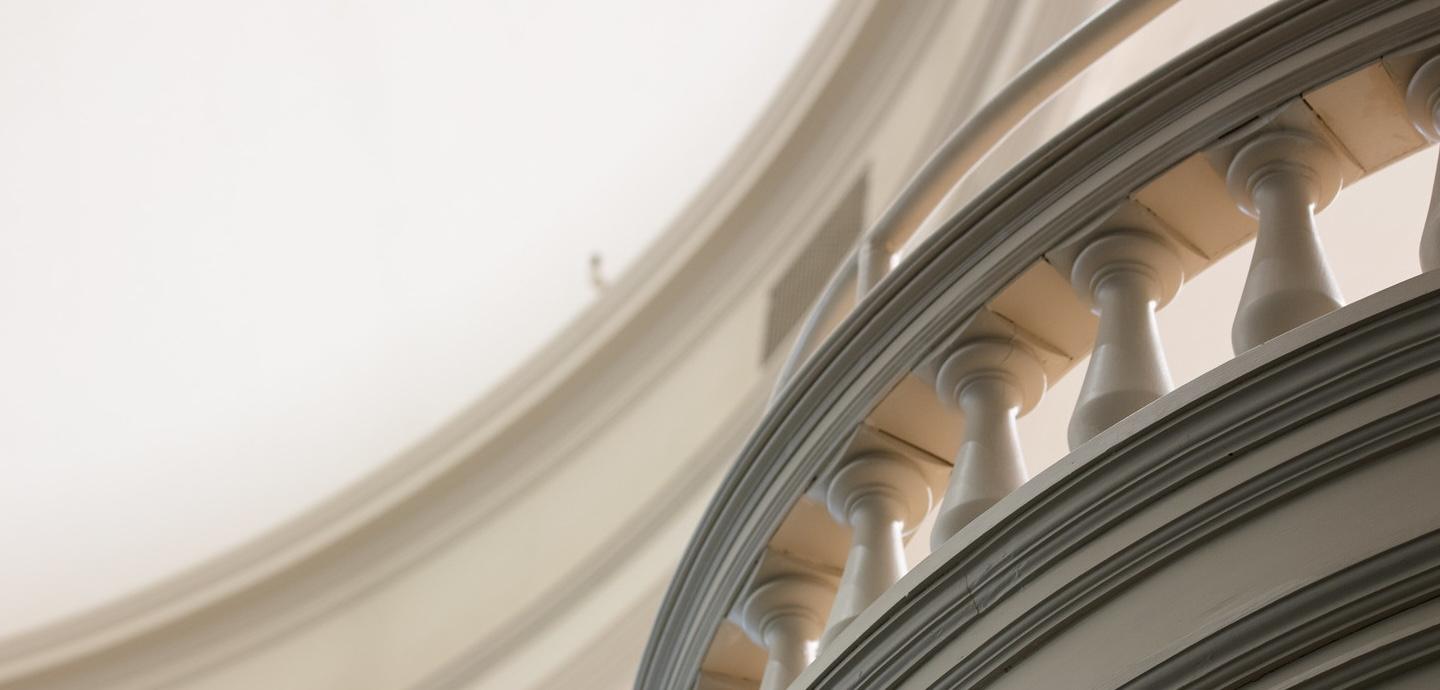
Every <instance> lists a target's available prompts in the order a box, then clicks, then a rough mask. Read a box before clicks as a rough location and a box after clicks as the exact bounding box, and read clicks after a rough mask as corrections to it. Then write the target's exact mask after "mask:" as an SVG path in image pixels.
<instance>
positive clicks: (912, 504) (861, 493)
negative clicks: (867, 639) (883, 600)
mask: <svg viewBox="0 0 1440 690" xmlns="http://www.w3.org/2000/svg"><path fill="white" fill-rule="evenodd" d="M931 500H932V496H931V493H930V484H929V483H928V482H926V481H925V475H923V474H921V472H920V469H919V468H918V467H916V465H915V462H914V461H912V460H910V459H908V458H905V457H903V456H900V455H897V454H895V453H889V452H872V453H866V454H864V455H860V456H858V457H856V458H854V459H852V460H850V461H848V462H846V463H845V465H844V466H843V467H841V468H840V470H839V471H838V472H837V473H836V474H835V476H834V477H833V478H832V479H831V480H830V486H829V488H828V490H827V491H826V501H825V502H826V505H827V507H829V509H830V515H831V516H833V517H834V518H835V520H836V521H837V522H840V523H842V524H846V525H849V526H850V529H851V540H850V555H849V557H848V558H846V560H845V572H844V574H843V575H842V577H841V579H840V589H839V591H838V592H836V594H835V604H834V606H833V607H832V608H831V609H830V618H829V622H828V623H827V624H826V629H825V635H824V636H823V637H821V638H820V646H821V647H825V646H827V645H828V644H829V643H830V640H832V639H834V637H835V636H836V635H838V634H839V633H840V631H841V630H844V629H845V626H847V625H849V624H850V621H852V620H854V619H855V617H856V616H858V615H860V612H861V611H864V610H865V607H867V606H869V605H870V604H871V603H873V602H874V601H875V599H876V598H878V597H879V596H880V595H881V594H882V593H884V592H885V590H887V589H889V588H890V586H891V585H893V584H895V583H896V582H897V581H899V580H900V577H901V576H902V575H904V574H905V573H906V571H907V570H908V569H909V567H908V565H907V564H906V562H905V544H904V542H903V540H902V539H903V537H904V535H905V534H907V533H908V532H909V531H910V530H913V529H915V527H916V526H917V525H919V524H920V522H921V521H922V520H924V519H925V516H926V514H928V513H929V512H930V505H931Z"/></svg>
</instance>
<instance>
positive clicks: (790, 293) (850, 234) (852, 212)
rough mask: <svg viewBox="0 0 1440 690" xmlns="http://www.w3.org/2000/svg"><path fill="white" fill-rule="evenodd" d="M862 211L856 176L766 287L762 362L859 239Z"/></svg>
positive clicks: (862, 185) (862, 196)
mask: <svg viewBox="0 0 1440 690" xmlns="http://www.w3.org/2000/svg"><path fill="white" fill-rule="evenodd" d="M864 213H865V178H864V177H862V178H860V179H859V180H858V181H857V182H856V183H855V186H854V187H852V188H851V189H850V191H849V193H847V194H846V195H845V196H844V197H843V198H841V200H840V203H839V204H837V205H836V207H835V210H834V211H831V212H830V217H829V218H827V219H826V220H825V224H824V225H822V226H821V227H820V230H819V231H818V232H816V233H815V236H814V237H812V238H810V242H809V243H808V244H806V245H805V249H804V250H802V251H801V252H800V255H799V256H797V257H795V261H794V262H792V263H791V264H790V266H789V268H787V269H785V274H784V275H783V276H781V277H780V280H778V281H776V283H775V286H774V287H772V288H770V311H769V315H768V316H767V317H766V322H765V342H764V346H763V348H762V349H761V351H760V352H761V354H760V359H761V361H762V362H765V361H769V359H770V357H771V356H773V355H774V354H775V350H776V349H777V348H779V347H780V344H781V343H783V342H785V338H786V337H788V336H789V335H790V332H791V331H792V330H794V329H795V327H796V326H797V325H798V324H799V323H800V322H801V321H802V320H804V318H805V314H806V313H807V312H808V311H809V310H810V308H811V307H812V306H814V304H815V300H816V299H817V298H819V296H820V291H821V290H824V289H825V282H826V281H828V280H830V276H831V275H832V274H833V273H834V272H835V269H836V268H837V267H839V266H840V262H841V261H843V260H845V256H846V255H847V254H849V253H850V248H851V247H852V246H854V244H855V242H856V240H858V239H860V230H861V225H862V223H864V217H865V216H864Z"/></svg>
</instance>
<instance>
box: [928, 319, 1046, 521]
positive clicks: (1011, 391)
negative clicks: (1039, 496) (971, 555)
mask: <svg viewBox="0 0 1440 690" xmlns="http://www.w3.org/2000/svg"><path fill="white" fill-rule="evenodd" d="M935 387H936V390H937V392H938V393H939V394H940V396H941V398H942V399H943V400H944V401H945V402H946V403H947V404H949V405H954V406H956V407H959V408H960V411H961V413H962V414H963V415H964V416H965V434H964V437H963V439H962V440H961V444H960V450H959V452H958V453H957V454H956V456H955V469H954V470H953V471H951V473H950V485H949V488H947V489H946V490H945V498H944V500H943V501H942V502H941V503H940V512H939V513H938V514H937V515H936V517H935V525H934V528H933V529H932V531H931V532H930V546H931V548H932V549H937V548H939V547H940V545H941V544H944V543H945V542H946V540H948V539H950V537H953V536H955V534H956V533H957V532H959V531H960V530H961V528H963V527H964V526H965V525H967V524H969V523H970V521H971V520H973V519H975V517H976V516H977V515H979V514H980V513H983V512H985V510H986V509H987V508H989V507H990V506H992V505H995V502H996V501H999V500H1000V499H1002V498H1004V497H1005V496H1007V495H1009V494H1010V492H1011V491H1014V490H1015V489H1016V488H1018V487H1019V486H1020V485H1021V484H1024V483H1025V480H1026V479H1027V478H1028V473H1027V472H1026V470H1025V459H1024V456H1023V455H1022V454H1021V452H1020V435H1019V433H1018V432H1017V431H1016V429H1015V420H1016V418H1018V417H1019V416H1020V415H1023V414H1025V413H1026V412H1029V411H1030V410H1031V409H1032V408H1034V407H1035V404H1036V403H1038V402H1040V398H1041V396H1043V395H1044V394H1045V372H1044V370H1043V369H1041V368H1040V362H1039V360H1037V359H1036V358H1035V356H1034V355H1033V354H1032V353H1031V352H1030V350H1029V348H1026V347H1025V346H1024V345H1022V344H1020V343H1018V342H1013V341H1004V340H992V339H985V340H977V341H973V342H970V343H965V344H963V345H961V346H960V347H959V348H957V349H956V350H955V351H954V352H953V353H951V354H950V356H949V357H946V359H945V362H944V364H942V365H941V367H940V373H939V375H938V376H937V377H936V386H935Z"/></svg>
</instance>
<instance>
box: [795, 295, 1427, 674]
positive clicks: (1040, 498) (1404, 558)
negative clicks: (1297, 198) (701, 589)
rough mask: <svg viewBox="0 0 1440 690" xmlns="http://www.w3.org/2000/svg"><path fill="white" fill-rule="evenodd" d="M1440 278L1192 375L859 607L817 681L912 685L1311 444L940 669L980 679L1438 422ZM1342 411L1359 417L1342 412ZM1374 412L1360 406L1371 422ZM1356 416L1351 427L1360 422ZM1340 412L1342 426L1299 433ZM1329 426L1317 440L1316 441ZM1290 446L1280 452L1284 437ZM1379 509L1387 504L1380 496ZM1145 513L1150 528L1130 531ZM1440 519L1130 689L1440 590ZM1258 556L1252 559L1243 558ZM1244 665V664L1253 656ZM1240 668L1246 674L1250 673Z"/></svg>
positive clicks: (1220, 664)
mask: <svg viewBox="0 0 1440 690" xmlns="http://www.w3.org/2000/svg"><path fill="white" fill-rule="evenodd" d="M1436 323H1440V275H1437V274H1430V275H1425V276H1420V277H1418V278H1415V279H1412V280H1410V281H1407V282H1405V283H1402V284H1401V285H1398V286H1395V287H1393V288H1390V289H1389V290H1386V291H1384V292H1382V293H1379V294H1377V295H1374V296H1371V297H1369V298H1366V299H1365V300H1362V301H1360V302H1357V303H1356V304H1354V305H1351V306H1349V307H1346V308H1345V309H1343V310H1341V311H1339V312H1336V313H1333V314H1331V315H1328V316H1326V317H1322V318H1321V319H1318V320H1317V321H1315V322H1312V323H1310V324H1308V325H1306V326H1304V327H1302V328H1300V329H1297V330H1296V331H1293V332H1291V333H1289V334H1286V335H1285V336H1282V337H1280V338H1278V339H1276V340H1274V341H1272V342H1270V343H1268V344H1266V345H1265V346H1263V347H1261V348H1257V349H1256V350H1254V351H1251V352H1248V353H1246V354H1245V355H1242V356H1240V357H1238V358H1236V359H1235V360H1232V361H1230V362H1227V363H1226V364H1224V365H1222V366H1220V367H1219V368H1217V369H1215V370H1213V371H1211V372H1208V373H1207V374H1205V375H1202V376H1201V377H1199V378H1197V379H1196V380H1195V381H1192V382H1191V383H1189V384H1187V385H1185V386H1183V387H1181V388H1180V389H1179V390H1177V391H1175V392H1174V393H1172V394H1171V395H1170V396H1168V397H1167V398H1165V399H1164V400H1163V401H1162V402H1161V404H1157V405H1152V406H1150V407H1148V408H1146V409H1145V410H1143V411H1142V412H1141V413H1138V414H1137V415H1135V416H1133V417H1131V418H1129V419H1127V420H1125V421H1124V422H1122V423H1121V424H1119V425H1117V426H1116V427H1114V428H1112V429H1110V430H1108V431H1107V432H1105V433H1103V434H1101V436H1099V437H1097V438H1096V442H1095V443H1092V444H1089V445H1087V446H1085V447H1083V448H1081V449H1080V450H1078V451H1077V452H1076V453H1072V454H1071V455H1070V456H1068V457H1066V458H1065V459H1064V460H1062V461H1061V462H1060V463H1058V464H1057V465H1056V466H1055V467H1054V468H1052V469H1051V470H1047V471H1046V472H1045V473H1042V474H1041V475H1040V476H1039V477H1037V478H1036V479H1035V480H1032V481H1031V482H1030V483H1029V484H1027V485H1025V486H1024V487H1022V488H1021V489H1020V490H1019V491H1017V492H1016V493H1015V494H1012V495H1011V496H1010V497H1007V498H1006V499H1005V500H1004V501H1002V502H1001V503H1000V504H998V505H997V506H996V509H994V510H993V511H992V512H991V513H989V514H987V515H986V516H985V517H984V518H983V519H982V520H980V521H977V523H976V524H974V525H972V526H970V527H967V529H966V530H964V531H962V532H961V534H960V535H959V536H957V538H956V539H955V540H953V541H952V542H950V543H947V544H946V545H945V547H944V548H943V549H941V550H939V551H937V552H936V553H934V554H932V556H931V558H929V559H927V560H926V561H924V562H922V563H921V564H920V566H918V567H917V568H916V569H915V570H914V571H912V573H911V574H910V575H909V576H907V578H906V579H905V580H904V581H902V582H901V584H900V585H897V587H896V589H895V590H894V591H892V592H890V593H887V596H886V598H885V599H883V600H882V601H881V602H877V605H876V606H875V607H873V608H872V609H870V610H869V611H867V614H866V615H864V616H862V617H861V618H860V619H857V621H856V622H855V628H856V629H857V630H859V629H863V633H859V634H856V635H853V636H849V639H844V640H837V641H836V642H837V646H840V645H843V646H844V647H845V649H843V650H842V651H841V652H839V653H837V654H835V655H834V656H833V657H832V656H829V655H827V656H826V657H823V658H821V659H818V660H817V661H816V664H815V665H814V666H812V668H811V669H810V670H809V671H807V674H806V676H805V677H804V679H805V680H807V681H808V683H809V684H808V685H807V687H817V688H818V687H835V688H847V687H877V688H878V687H895V686H898V685H900V684H901V683H902V682H903V681H904V680H905V679H906V678H908V677H909V676H910V675H911V674H913V673H915V672H917V670H918V669H920V668H921V667H922V666H924V665H926V664H927V663H930V662H931V660H932V659H934V658H935V657H936V656H937V655H938V654H940V653H941V650H942V649H943V648H944V647H945V646H946V644H947V643H948V642H950V641H952V640H954V639H956V637H957V636H959V635H960V634H961V633H962V632H963V631H964V630H965V629H967V628H969V627H970V626H973V625H975V624H977V622H978V621H979V620H980V619H982V618H984V617H986V616H987V615H991V614H990V612H992V611H994V610H996V609H997V608H998V607H1000V606H1001V604H1002V603H1003V602H1005V601H1006V600H1007V599H1009V598H1011V597H1013V596H1014V595H1015V594H1016V593H1017V592H1019V591H1021V590H1023V589H1025V588H1026V587H1027V586H1034V585H1033V582H1034V580H1035V579H1036V578H1037V577H1039V576H1040V575H1041V574H1043V573H1044V572H1046V571H1047V570H1050V569H1052V568H1055V567H1056V566H1057V565H1058V564H1059V563H1061V562H1063V561H1064V560H1065V559H1067V558H1069V557H1070V556H1071V555H1072V554H1074V553H1075V552H1076V551H1077V550H1078V549H1081V548H1083V547H1084V546H1085V545H1086V544H1089V543H1091V542H1095V541H1096V540H1098V539H1099V538H1100V536H1101V535H1104V534H1106V533H1108V532H1111V531H1113V530H1115V529H1117V526H1118V525H1120V524H1122V523H1125V522H1126V521H1128V520H1132V519H1133V518H1134V516H1135V515H1137V514H1138V513H1140V512H1141V511H1143V510H1145V509H1146V508H1148V507H1151V506H1154V505H1157V504H1159V503H1161V502H1164V501H1172V502H1173V501H1175V500H1176V499H1174V498H1172V497H1173V496H1174V495H1176V494H1177V493H1179V492H1180V491H1181V490H1182V489H1183V488H1185V487H1187V486H1190V485H1195V484H1197V483H1199V482H1202V481H1218V480H1215V479H1213V475H1216V474H1217V473H1220V472H1221V471H1222V470H1225V469H1226V468H1227V467H1228V466H1230V465H1232V464H1234V463H1236V462H1237V459H1243V458H1244V457H1245V456H1246V455H1247V454H1251V453H1254V452H1256V450H1257V449H1260V448H1262V447H1265V446H1267V445H1275V444H1277V442H1278V441H1280V440H1282V439H1284V440H1285V441H1286V443H1287V445H1285V451H1284V452H1285V453H1293V455H1289V456H1287V457H1286V458H1284V459H1282V460H1280V461H1279V462H1276V463H1275V464H1274V465H1273V466H1268V467H1264V468H1262V470H1261V471H1256V472H1254V473H1253V474H1248V473H1244V472H1241V471H1239V470H1232V471H1230V472H1229V473H1228V474H1227V475H1226V477H1228V478H1231V479H1232V480H1233V479H1234V478H1235V477H1237V476H1238V477H1240V479H1239V480H1238V481H1236V482H1235V483H1234V484H1233V485H1225V486H1224V487H1222V488H1215V487H1210V488H1208V489H1207V491H1209V492H1213V493H1214V495H1213V497H1210V498H1208V500H1204V501H1203V502H1201V503H1198V504H1196V505H1193V506H1191V505H1184V506H1180V505H1175V506H1172V507H1171V508H1170V510H1171V511H1173V512H1176V513H1178V514H1177V515H1176V517H1175V518H1174V519H1172V520H1170V521H1168V522H1165V523H1164V524H1161V525H1156V526H1153V527H1152V528H1151V529H1149V530H1148V531H1146V532H1145V533H1144V534H1143V536H1140V537H1138V538H1136V539H1134V540H1133V543H1130V544H1128V545H1126V546H1125V547H1124V548H1122V549H1120V550H1118V551H1116V552H1114V553H1113V554H1110V555H1108V556H1107V557H1106V558H1104V560H1103V562H1100V563H1098V564H1097V565H1096V566H1095V567H1092V568H1089V569H1087V570H1085V571H1084V572H1082V573H1076V574H1075V575H1074V576H1073V577H1071V578H1069V580H1068V582H1067V583H1066V584H1065V585H1064V586H1062V587H1059V588H1058V589H1057V590H1056V591H1054V592H1052V593H1050V594H1047V595H1045V596H1044V597H1043V599H1041V600H1040V601H1038V602H1037V603H1035V604H1033V605H1031V606H1029V607H1028V608H1027V609H1026V610H1025V611H1024V613H1023V614H1021V615H1019V616H1017V617H1016V618H1015V619H1014V620H1012V621H1009V622H1007V623H1006V624H1004V625H1003V626H1002V627H1001V628H1000V629H999V630H997V631H996V632H994V633H993V634H991V635H989V636H988V637H987V639H986V640H985V641H984V642H983V643H982V644H981V645H979V646H978V647H977V648H976V649H975V650H974V651H973V652H972V653H970V654H968V655H966V656H965V658H964V659H961V660H959V661H957V663H955V664H953V665H951V666H950V667H949V668H947V669H946V670H945V672H944V673H943V674H942V675H940V676H938V677H936V678H932V679H928V680H927V682H934V683H938V684H940V685H942V686H944V687H974V686H979V685H984V684H986V683H987V682H992V681H994V680H995V679H996V678H997V677H998V676H1000V675H1001V674H1003V673H1005V672H1006V671H1007V670H1008V669H1010V668H1013V667H1014V666H1016V665H1017V664H1020V663H1023V660H1024V659H1025V657H1026V656H1027V655H1029V654H1031V653H1033V652H1034V651H1035V650H1036V649H1038V648H1039V647H1041V646H1043V645H1044V644H1045V642H1046V641H1047V640H1048V639H1051V638H1052V637H1053V636H1054V635H1056V634H1058V633H1059V632H1060V631H1061V630H1063V629H1064V628H1065V627H1066V626H1067V625H1070V624H1073V622H1074V621H1075V620H1076V619H1079V618H1082V617H1084V616H1085V615H1087V614H1089V613H1091V612H1092V611H1093V610H1094V609H1095V608H1096V607H1097V606H1099V605H1100V604H1101V603H1103V602H1105V601H1107V600H1110V599H1112V598H1113V597H1115V596H1117V595H1118V594H1119V593H1121V592H1123V591H1124V589H1125V588H1126V587H1129V586H1132V585H1133V583H1135V582H1137V581H1139V580H1141V579H1143V578H1144V577H1145V576H1146V575H1147V574H1149V573H1152V572H1154V571H1155V570H1156V569H1159V568H1161V567H1164V566H1165V565H1167V564H1169V563H1172V562H1173V561H1174V560H1175V559H1177V558H1178V557H1180V556H1181V555H1183V554H1185V553H1187V552H1189V551H1191V550H1193V549H1194V548H1195V547H1196V546H1197V545H1199V544H1202V543H1205V542H1206V541H1208V540H1211V539H1213V538H1215V537H1216V535H1218V534H1221V533H1223V532H1225V531H1226V530H1229V529H1233V528H1235V527H1236V526H1239V525H1244V524H1246V523H1247V522H1249V521H1251V520H1254V519H1255V518H1256V516H1257V515H1258V514H1259V513H1260V512H1262V511H1265V510H1267V509H1270V508H1272V507H1273V506H1274V505H1276V504H1278V503H1280V502H1283V501H1287V500H1291V499H1293V498H1294V497H1295V496H1297V495H1299V494H1302V493H1304V492H1306V491H1311V490H1313V489H1314V488H1315V487H1317V486H1319V485H1322V484H1324V483H1325V482H1331V481H1344V479H1343V476H1344V474H1345V473H1347V472H1350V471H1353V470H1354V469H1355V468H1357V467H1360V466H1363V465H1364V464H1365V463H1367V462H1369V461H1371V460H1373V459H1376V458H1383V457H1384V456H1386V455H1387V454H1389V453H1392V452H1394V451H1395V450H1396V449H1398V448H1403V447H1405V446H1408V445H1411V444H1413V443H1416V442H1418V441H1420V440H1424V439H1430V438H1433V437H1435V436H1437V435H1440V394H1436V391H1437V390H1440V389H1437V388H1436V383H1437V381H1440V330H1437V329H1436V328H1435V324H1436ZM1340 413H1343V414H1344V415H1348V416H1349V417H1350V418H1351V419H1350V420H1349V421H1347V422H1344V423H1340V424H1336V423H1335V421H1334V420H1335V418H1337V417H1338V416H1340ZM1355 417H1361V418H1363V419H1361V420H1360V421H1358V422H1357V421H1355V420H1354V419H1353V418H1355ZM1347 424H1353V425H1354V426H1353V428H1347V426H1346V425H1347ZM1321 425H1326V426H1329V427H1333V428H1329V429H1328V435H1329V437H1328V438H1318V439H1317V438H1316V436H1317V434H1314V433H1312V434H1311V436H1310V437H1306V438H1301V437H1299V435H1298V434H1297V433H1296V432H1297V431H1298V430H1302V429H1305V428H1307V427H1311V428H1312V431H1313V428H1315V427H1319V426H1321ZM1306 442H1312V443H1311V445H1310V446H1309V447H1305V448H1303V449H1301V448H1299V447H1297V446H1296V444H1298V443H1306ZM1273 452H1274V453H1280V452H1282V451H1273ZM1376 510H1385V507H1384V506H1377V507H1376ZM1131 529H1133V526H1132V528H1131ZM1437 547H1440V533H1434V532H1432V533H1429V534H1426V535H1425V536H1423V537H1421V538H1418V539H1415V540H1413V541H1412V542H1410V543H1407V544H1404V545H1402V546H1399V547H1396V548H1394V549H1391V550H1389V551H1386V552H1384V553H1381V554H1379V555H1376V556H1374V557H1373V558H1371V559H1368V560H1366V561H1364V562H1361V563H1358V564H1356V565H1354V566H1351V567H1349V568H1346V569H1344V570H1341V571H1339V572H1337V573H1335V574H1333V575H1332V576H1330V577H1328V578H1325V579H1321V580H1318V581H1316V582H1311V583H1303V584H1302V585H1299V586H1297V587H1295V589H1293V590H1292V591H1290V592H1288V593H1287V594H1285V595H1283V596H1281V597H1280V598H1278V599H1277V600H1275V601H1273V602H1270V603H1269V604H1268V605H1266V606H1265V607H1263V608H1260V609H1258V610H1255V611H1250V612H1248V613H1247V614H1246V615H1245V616H1244V617H1242V618H1240V619H1239V620H1237V621H1234V622H1230V623H1227V624H1225V625H1223V626H1222V627H1219V628H1217V629H1215V630H1213V631H1210V632H1209V633H1208V634H1207V635H1206V636H1204V637H1203V638H1201V639H1200V640H1197V641H1196V642H1194V643H1193V644H1192V645H1190V646H1188V647H1186V648H1184V649H1181V650H1177V651H1176V652H1175V653H1174V654H1173V655H1171V656H1169V657H1168V658H1166V659H1162V660H1157V661H1156V665H1155V666H1154V667H1153V668H1152V669H1150V670H1148V671H1147V672H1145V673H1144V674H1142V675H1140V676H1138V677H1136V678H1134V679H1131V680H1130V681H1129V682H1128V684H1127V685H1126V687H1137V688H1141V687H1144V688H1162V687H1163V688H1172V687H1191V686H1192V685H1191V684H1193V686H1194V687H1230V686H1231V685H1230V684H1238V683H1243V682H1245V681H1249V680H1253V677H1254V676H1258V675H1259V674H1260V673H1263V672H1265V671H1268V670H1270V669H1271V668H1273V667H1275V666H1278V665H1279V664H1280V663H1281V662H1282V661H1283V660H1286V659H1290V658H1293V657H1294V656H1295V655H1298V654H1300V653H1304V652H1307V651H1310V650H1312V649H1314V648H1316V647H1318V646H1320V645H1321V644H1324V643H1328V642H1330V641H1331V640H1333V639H1335V638H1336V637H1339V636H1341V635H1343V634H1344V633H1345V632H1347V631H1349V630H1353V629H1355V628H1357V627H1360V626H1363V625H1368V624H1370V623H1373V622H1375V621H1376V620H1378V619H1379V618H1382V617H1385V616H1387V615H1390V614H1393V613H1395V612H1396V611H1398V610H1401V609H1404V608H1408V607H1410V606H1413V605H1415V604H1417V603H1419V602H1421V601H1425V600H1428V599H1430V598H1433V597H1435V596H1436V595H1437V594H1440V548H1437ZM1236 567H1243V566H1236ZM1237 662H1238V663H1237ZM1235 674H1245V675H1240V676H1238V677H1236V675H1235Z"/></svg>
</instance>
